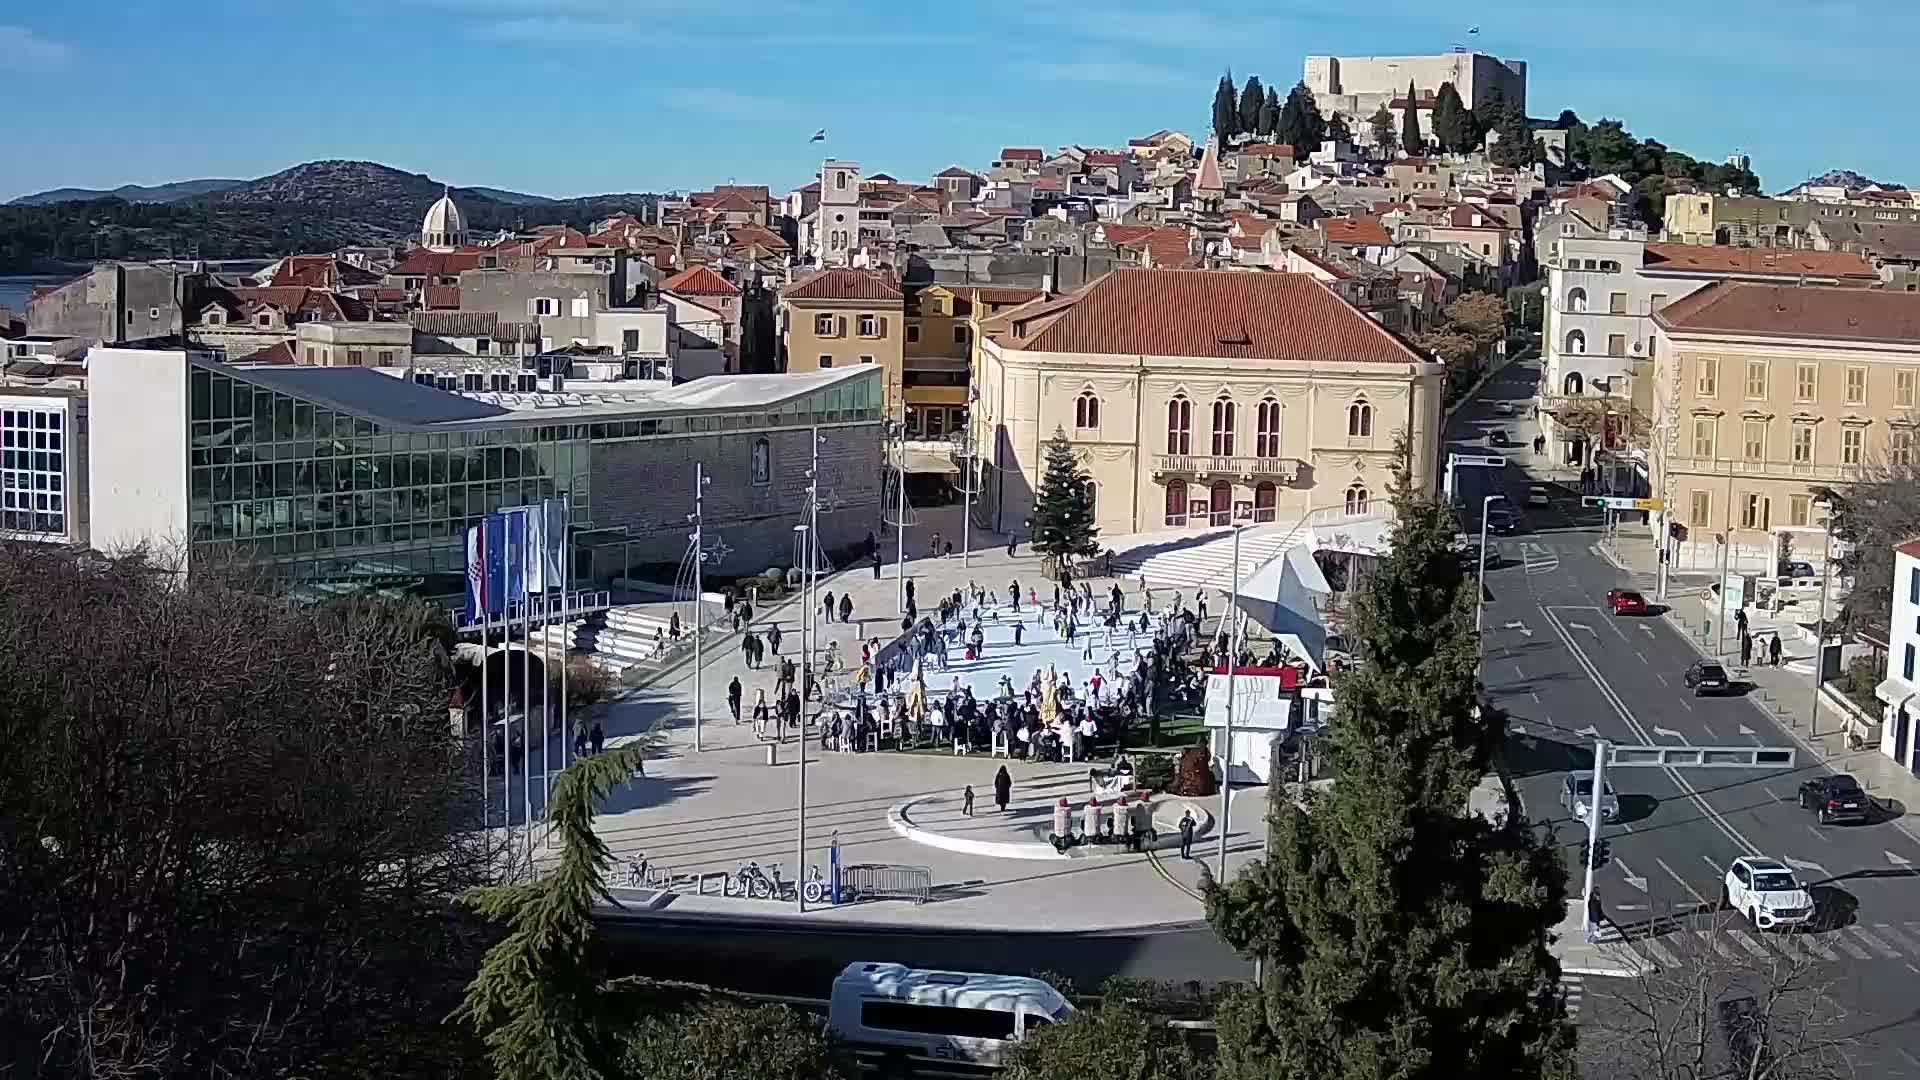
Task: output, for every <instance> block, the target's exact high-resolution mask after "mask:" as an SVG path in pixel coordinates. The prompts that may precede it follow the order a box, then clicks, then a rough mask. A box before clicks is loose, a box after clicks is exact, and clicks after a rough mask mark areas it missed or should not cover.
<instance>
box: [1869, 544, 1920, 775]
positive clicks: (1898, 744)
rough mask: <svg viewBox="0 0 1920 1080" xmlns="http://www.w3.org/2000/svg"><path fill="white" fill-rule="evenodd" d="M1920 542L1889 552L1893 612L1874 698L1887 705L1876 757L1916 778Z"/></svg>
mask: <svg viewBox="0 0 1920 1080" xmlns="http://www.w3.org/2000/svg"><path fill="white" fill-rule="evenodd" d="M1916 695H1920V540H1909V541H1907V542H1906V543H1904V544H1896V545H1894V549H1893V611H1892V613H1891V615H1890V617H1889V619H1888V622H1887V677H1886V679H1884V680H1883V681H1882V682H1881V683H1880V685H1879V686H1876V687H1874V690H1873V696H1875V697H1877V698H1879V699H1880V700H1881V701H1883V702H1885V703H1886V707H1887V708H1886V713H1885V716H1886V722H1885V723H1883V724H1882V725H1881V726H1880V752H1881V753H1883V754H1885V755H1887V756H1888V757H1890V758H1892V759H1893V760H1895V761H1897V762H1899V763H1900V764H1901V765H1902V766H1905V767H1906V768H1907V769H1910V770H1913V771H1915V772H1916V773H1920V745H1916V744H1920V723H1916V721H1920V701H1916V700H1915V697H1916Z"/></svg>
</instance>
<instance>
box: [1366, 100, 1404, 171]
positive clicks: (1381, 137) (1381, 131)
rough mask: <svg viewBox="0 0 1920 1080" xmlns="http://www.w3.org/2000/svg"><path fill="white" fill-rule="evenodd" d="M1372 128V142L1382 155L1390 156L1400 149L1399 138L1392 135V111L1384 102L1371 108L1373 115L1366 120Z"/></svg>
mask: <svg viewBox="0 0 1920 1080" xmlns="http://www.w3.org/2000/svg"><path fill="white" fill-rule="evenodd" d="M1367 124H1368V126H1370V127H1371V128H1373V144H1374V146H1376V147H1378V148H1379V150H1380V154H1381V156H1382V157H1386V158H1392V157H1393V155H1394V154H1396V153H1398V152H1399V150H1400V140H1399V139H1398V137H1396V136H1395V135H1394V131H1393V113H1391V112H1389V111H1388V110H1387V107H1386V105H1385V104H1382V105H1381V106H1380V107H1379V108H1377V109H1375V110H1373V116H1372V118H1370V119H1369V120H1368V121H1367Z"/></svg>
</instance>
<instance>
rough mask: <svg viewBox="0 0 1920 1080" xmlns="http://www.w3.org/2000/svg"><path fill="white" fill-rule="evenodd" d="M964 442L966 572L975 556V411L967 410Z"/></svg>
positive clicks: (963, 552)
mask: <svg viewBox="0 0 1920 1080" xmlns="http://www.w3.org/2000/svg"><path fill="white" fill-rule="evenodd" d="M961 431H962V433H963V438H964V439H965V441H964V442H962V443H961V444H960V461H961V467H962V469H963V470H964V473H963V474H964V475H965V476H966V478H967V486H966V490H965V492H964V493H963V495H962V502H961V504H960V507H961V508H960V568H961V569H962V570H965V569H966V568H967V565H968V558H969V557H970V556H971V555H972V554H973V484H974V479H973V410H972V409H971V408H969V409H968V410H967V426H966V427H964V428H962V429H961Z"/></svg>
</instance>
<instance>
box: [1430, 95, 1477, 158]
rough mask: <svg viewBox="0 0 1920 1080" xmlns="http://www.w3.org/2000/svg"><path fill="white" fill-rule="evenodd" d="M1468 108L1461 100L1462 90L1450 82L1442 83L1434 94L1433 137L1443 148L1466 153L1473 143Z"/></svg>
mask: <svg viewBox="0 0 1920 1080" xmlns="http://www.w3.org/2000/svg"><path fill="white" fill-rule="evenodd" d="M1468 122H1469V121H1468V117H1467V108H1466V106H1465V105H1463V104H1461V102H1460V92H1459V91H1458V90H1455V89H1454V88H1453V84H1452V83H1450V82H1443V83H1441V84H1440V89H1439V90H1437V91H1435V92H1434V95H1433V137H1434V141H1435V142H1437V143H1439V144H1440V148H1441V149H1442V150H1446V151H1449V152H1451V153H1456V154H1459V153H1465V152H1466V151H1467V150H1468V148H1469V146H1470V144H1471V143H1472V141H1473V140H1472V134H1471V133H1470V132H1469V131H1468V130H1467V124H1468Z"/></svg>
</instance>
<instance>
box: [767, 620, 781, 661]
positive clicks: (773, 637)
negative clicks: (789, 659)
mask: <svg viewBox="0 0 1920 1080" xmlns="http://www.w3.org/2000/svg"><path fill="white" fill-rule="evenodd" d="M767 644H768V645H771V646H773V655H775V656H779V655H780V624H779V623H774V624H773V625H772V626H770V627H768V628H767Z"/></svg>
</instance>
